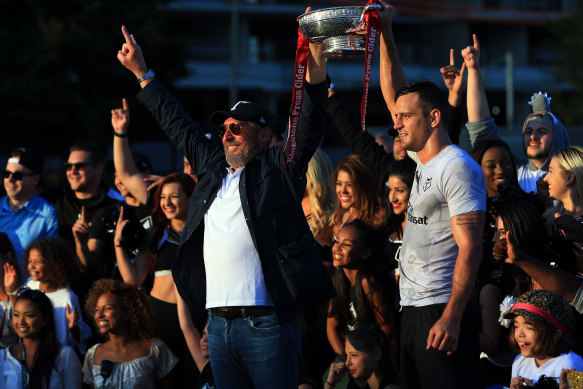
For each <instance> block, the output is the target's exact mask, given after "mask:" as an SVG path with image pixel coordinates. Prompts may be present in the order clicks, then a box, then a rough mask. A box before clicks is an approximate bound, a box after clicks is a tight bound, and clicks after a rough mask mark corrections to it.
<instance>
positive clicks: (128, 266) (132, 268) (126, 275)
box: [113, 207, 150, 287]
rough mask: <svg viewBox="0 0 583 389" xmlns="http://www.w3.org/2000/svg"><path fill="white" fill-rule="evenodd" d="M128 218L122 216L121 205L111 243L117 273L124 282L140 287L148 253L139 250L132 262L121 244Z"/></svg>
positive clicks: (145, 270) (144, 274)
mask: <svg viewBox="0 0 583 389" xmlns="http://www.w3.org/2000/svg"><path fill="white" fill-rule="evenodd" d="M128 223H129V220H127V219H126V220H124V218H123V207H121V209H120V211H119V218H118V220H117V224H116V226H115V236H114V238H113V244H114V245H115V257H116V260H117V267H118V269H119V273H120V274H121V277H122V278H123V281H124V282H125V283H126V284H130V285H132V286H135V287H140V286H142V284H143V283H144V280H145V279H146V276H147V275H148V271H147V270H148V259H149V254H150V253H145V252H144V250H140V252H139V253H138V255H137V256H136V258H135V259H134V261H133V262H132V261H131V259H130V256H129V255H128V250H127V248H125V247H124V245H123V235H122V232H123V229H124V228H125V227H126V226H127V225H128Z"/></svg>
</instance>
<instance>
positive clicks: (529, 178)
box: [516, 163, 547, 193]
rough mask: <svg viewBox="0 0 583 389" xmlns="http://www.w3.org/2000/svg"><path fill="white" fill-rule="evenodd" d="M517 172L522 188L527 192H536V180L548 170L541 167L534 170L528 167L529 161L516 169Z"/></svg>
mask: <svg viewBox="0 0 583 389" xmlns="http://www.w3.org/2000/svg"><path fill="white" fill-rule="evenodd" d="M516 173H517V174H518V185H520V187H521V188H522V190H523V191H525V192H526V193H530V192H534V193H536V191H537V190H536V182H537V180H538V179H539V178H540V177H542V175H543V174H545V173H547V171H546V170H541V169H538V170H535V171H532V170H530V169H529V168H528V163H525V164H523V165H520V166H519V167H518V168H517V169H516Z"/></svg>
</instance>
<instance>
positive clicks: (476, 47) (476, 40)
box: [472, 34, 480, 51]
mask: <svg viewBox="0 0 583 389" xmlns="http://www.w3.org/2000/svg"><path fill="white" fill-rule="evenodd" d="M472 37H473V38H474V49H476V50H478V51H479V50H480V41H479V40H478V36H477V35H476V34H473V35H472Z"/></svg>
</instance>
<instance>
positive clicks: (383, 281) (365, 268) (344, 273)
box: [327, 219, 398, 371]
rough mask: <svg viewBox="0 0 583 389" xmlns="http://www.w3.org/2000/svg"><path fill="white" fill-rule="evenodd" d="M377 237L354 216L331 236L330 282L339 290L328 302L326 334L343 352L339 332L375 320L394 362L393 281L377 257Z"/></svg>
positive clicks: (384, 265)
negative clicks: (332, 273) (387, 342)
mask: <svg viewBox="0 0 583 389" xmlns="http://www.w3.org/2000/svg"><path fill="white" fill-rule="evenodd" d="M377 242H378V239H376V234H375V232H374V230H373V229H372V227H370V226H368V225H367V224H365V223H363V222H362V221H360V220H358V219H356V220H353V221H351V222H349V223H347V224H345V225H344V226H343V227H342V228H341V229H340V231H339V232H338V235H337V236H336V237H335V238H334V246H333V247H332V253H333V258H334V262H333V265H334V267H335V268H336V271H335V274H334V275H333V278H332V280H333V282H334V286H335V287H336V290H337V291H338V294H337V295H336V297H334V298H333V299H332V301H331V303H330V309H329V311H328V322H327V334H328V340H329V342H330V345H331V346H332V348H333V349H334V351H335V352H336V354H338V355H340V356H342V357H343V356H345V355H346V349H345V343H344V339H343V337H342V335H343V334H344V333H345V332H346V330H347V329H349V330H353V329H355V328H357V327H359V326H360V325H362V324H370V323H378V325H379V326H380V327H381V329H382V330H383V332H384V333H385V334H386V335H387V337H388V339H389V346H390V353H389V354H388V355H390V356H391V359H392V361H393V363H394V364H395V371H397V369H396V361H397V352H396V350H397V339H398V336H397V327H396V321H395V310H394V301H395V300H394V293H395V286H394V282H391V281H390V280H389V277H390V271H389V270H388V267H387V266H386V262H385V261H382V260H379V258H378V249H376V248H375V246H378V244H377Z"/></svg>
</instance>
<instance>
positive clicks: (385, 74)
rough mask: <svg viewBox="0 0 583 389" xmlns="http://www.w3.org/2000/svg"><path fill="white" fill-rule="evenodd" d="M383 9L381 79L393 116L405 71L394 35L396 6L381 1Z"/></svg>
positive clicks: (384, 94)
mask: <svg viewBox="0 0 583 389" xmlns="http://www.w3.org/2000/svg"><path fill="white" fill-rule="evenodd" d="M381 4H382V6H383V9H382V10H381V11H378V13H379V18H380V21H381V28H380V29H381V40H380V45H379V49H380V79H381V90H382V92H383V97H384V98H385V103H386V104H387V108H388V109H389V111H390V112H391V117H393V114H394V113H395V95H396V94H397V91H398V90H399V89H401V88H402V87H403V86H405V83H406V79H405V72H404V71H403V66H402V65H401V60H400V59H399V52H398V51H397V45H396V44H395V39H394V37H393V31H392V25H393V12H394V8H393V7H392V6H391V5H389V4H388V3H387V2H386V1H381Z"/></svg>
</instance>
